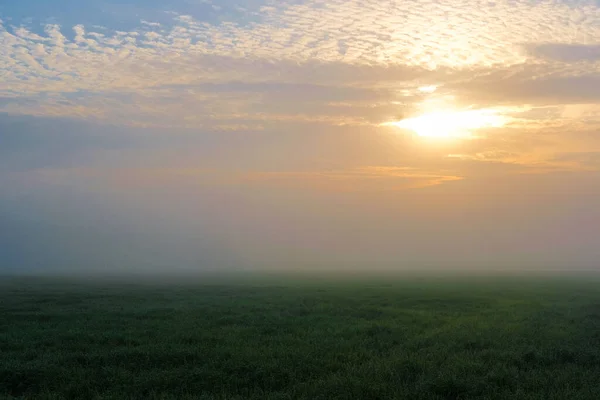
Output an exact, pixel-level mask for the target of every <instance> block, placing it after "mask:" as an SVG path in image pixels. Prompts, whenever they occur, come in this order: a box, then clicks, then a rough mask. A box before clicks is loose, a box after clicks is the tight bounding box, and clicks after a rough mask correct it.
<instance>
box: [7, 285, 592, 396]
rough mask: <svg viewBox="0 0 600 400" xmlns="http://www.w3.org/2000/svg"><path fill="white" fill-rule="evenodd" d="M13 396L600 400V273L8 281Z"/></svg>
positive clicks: (9, 369) (9, 371) (9, 368)
mask: <svg viewBox="0 0 600 400" xmlns="http://www.w3.org/2000/svg"><path fill="white" fill-rule="evenodd" d="M0 352H1V353H0V397H1V398H6V399H11V398H23V399H63V398H64V399H186V398H190V399H191V398H198V399H415V400H416V399H427V400H435V399H540V400H542V399H543V400H546V399H561V400H565V399H590V400H597V399H600V281H598V280H597V279H595V278H594V279H574V278H566V277H562V278H561V277H553V278H534V277H529V278H523V277H521V278H507V277H505V278H496V279H492V278H476V279H468V280H467V279H464V280H460V279H453V280H452V279H433V278H414V277H413V278H406V279H400V278H398V279H396V280H385V279H379V280H377V279H372V280H359V279H356V280H351V279H349V280H346V281H345V282H341V281H327V280H320V281H315V282H313V283H311V282H310V280H308V279H302V280H293V279H292V278H289V279H288V280H286V279H280V280H265V281H260V280H254V281H252V282H251V283H241V282H234V281H231V282H226V281H210V282H206V283H198V282H195V283H187V284H184V283H163V284H154V283H145V284H126V283H123V282H121V283H117V282H112V283H109V282H96V283H91V282H75V281H59V280H49V279H39V278H38V279H33V278H28V279H15V278H12V279H4V280H2V281H1V282H0Z"/></svg>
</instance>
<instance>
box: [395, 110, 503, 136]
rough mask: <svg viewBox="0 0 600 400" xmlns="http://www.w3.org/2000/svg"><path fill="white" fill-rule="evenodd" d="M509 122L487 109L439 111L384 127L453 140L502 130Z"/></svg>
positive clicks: (494, 111) (496, 112)
mask: <svg viewBox="0 0 600 400" xmlns="http://www.w3.org/2000/svg"><path fill="white" fill-rule="evenodd" d="M507 121H508V118H507V117H505V116H502V115H498V111H496V110H492V109H487V110H466V111H438V112H433V113H429V114H424V115H420V116H418V117H414V118H408V119H404V120H401V121H397V122H388V123H386V124H384V126H389V125H391V126H396V127H398V128H402V129H408V130H411V131H413V132H414V133H416V134H417V135H418V136H421V137H425V138H434V139H453V138H472V137H473V135H474V131H476V130H478V129H484V128H500V127H502V126H504V125H505V124H506V123H507Z"/></svg>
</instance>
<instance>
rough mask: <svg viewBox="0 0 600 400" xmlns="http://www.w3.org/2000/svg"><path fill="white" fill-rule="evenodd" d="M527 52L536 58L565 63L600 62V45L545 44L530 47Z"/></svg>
mask: <svg viewBox="0 0 600 400" xmlns="http://www.w3.org/2000/svg"><path fill="white" fill-rule="evenodd" d="M529 51H530V52H531V54H532V55H534V56H536V57H541V58H546V59H549V60H555V61H561V62H566V63H572V62H578V61H589V62H596V61H600V45H586V44H561V43H547V44H537V45H533V46H530V47H529Z"/></svg>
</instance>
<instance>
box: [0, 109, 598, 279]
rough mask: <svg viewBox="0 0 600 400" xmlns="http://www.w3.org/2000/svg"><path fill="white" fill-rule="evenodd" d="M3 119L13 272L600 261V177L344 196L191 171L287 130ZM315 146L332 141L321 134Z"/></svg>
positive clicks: (508, 266)
mask: <svg viewBox="0 0 600 400" xmlns="http://www.w3.org/2000/svg"><path fill="white" fill-rule="evenodd" d="M0 119H1V121H2V122H1V124H2V127H1V129H0V130H1V131H2V136H1V137H0V141H1V146H0V152H1V154H2V156H1V158H0V168H1V173H0V183H1V186H2V191H1V192H0V219H1V221H2V223H1V224H0V237H1V239H2V243H3V248H2V258H1V259H0V266H1V269H2V272H10V273H20V272H24V273H31V272H42V273H52V272H57V273H58V272H61V273H65V272H74V273H79V274H81V273H86V272H93V273H98V272H106V273H110V274H114V273H119V272H122V273H140V272H148V273H157V272H162V273H168V272H173V273H179V272H188V273H189V272H204V271H215V270H224V271H229V270H275V271H283V272H285V271H318V270H340V271H344V270H358V271H364V272H369V271H379V270H383V271H415V270H420V271H432V270H433V271H435V270H443V271H448V270H457V271H459V270H464V269H467V270H473V269H478V270H480V271H488V270H490V271H501V270H506V271H521V270H522V271H529V270H532V271H545V270H548V271H550V270H562V271H578V270H594V269H596V267H597V264H596V262H597V260H598V259H599V257H600V253H599V252H600V248H599V247H598V246H597V237H599V236H600V224H598V221H599V218H600V214H599V213H600V211H599V209H598V207H596V201H595V199H597V198H598V195H600V193H598V190H600V185H597V182H598V180H597V178H598V175H597V172H588V173H580V174H578V175H577V178H576V179H574V175H573V174H572V173H554V174H551V175H548V174H528V175H522V174H511V175H509V176H501V175H499V176H496V177H495V178H494V179H488V178H485V179H474V180H461V181H456V182H449V183H445V184H444V185H434V186H429V187H422V188H413V189H405V190H400V191H397V190H386V188H385V187H383V188H382V187H373V188H367V189H365V188H363V187H361V186H360V185H362V184H364V183H362V181H358V182H355V181H350V182H349V183H348V187H344V188H337V187H334V186H333V185H336V184H337V183H338V182H339V181H340V179H337V178H330V181H331V186H329V185H328V184H327V182H324V183H323V184H322V185H321V184H317V185H313V184H311V183H306V184H304V183H300V184H299V183H298V179H297V178H296V177H290V176H286V175H285V174H284V175H283V176H277V177H275V178H269V179H261V178H258V177H252V176H241V175H240V174H241V173H239V172H231V173H228V174H222V173H218V174H217V175H216V176H215V174H216V173H215V172H214V171H212V170H210V169H207V170H206V171H204V170H201V169H198V168H197V167H187V166H186V165H185V164H186V163H191V162H192V161H190V159H188V158H191V159H193V161H194V163H201V162H206V163H208V162H209V161H212V160H214V159H215V158H216V157H217V156H216V155H215V154H219V153H221V154H228V153H223V152H224V151H225V150H224V148H225V147H227V148H228V149H231V152H232V153H233V155H232V157H231V161H228V162H231V164H232V165H233V164H235V165H238V166H240V165H243V164H246V165H251V164H252V163H257V162H258V161H257V160H260V156H261V154H257V153H262V152H263V151H265V150H263V149H261V148H260V147H248V146H247V143H248V141H249V140H253V141H265V142H266V143H269V144H270V145H275V144H281V145H283V144H285V143H286V142H287V141H288V140H289V136H288V135H289V134H287V133H286V132H282V133H281V134H280V135H279V136H278V137H277V138H269V139H267V138H265V135H264V134H261V133H256V134H255V136H254V137H252V138H251V139H250V138H249V137H248V136H247V134H243V135H242V134H239V133H220V134H219V136H218V138H216V139H215V138H211V140H210V144H209V145H207V144H206V143H205V142H204V140H205V139H204V136H203V135H194V136H191V135H185V134H171V136H170V137H169V139H168V141H167V140H166V139H165V138H164V136H163V135H162V134H158V133H152V132H140V131H126V130H123V128H118V127H113V126H110V125H93V124H87V123H74V122H68V121H63V120H60V119H37V118H36V119H33V120H32V119H30V118H23V117H18V118H17V117H8V116H6V115H5V116H2V117H1V118H0ZM371 137H372V136H371ZM305 138H307V139H306V140H309V141H311V142H314V146H315V148H319V149H321V150H319V151H325V150H324V149H327V147H326V146H331V143H328V140H329V139H328V136H327V135H322V134H321V133H319V134H316V133H312V132H310V131H307V132H306V134H305ZM357 138H361V136H360V135H359V134H356V135H348V137H344V136H339V139H340V141H341V144H339V143H338V144H337V145H338V146H340V148H341V150H340V151H344V152H347V153H352V152H354V150H353V149H348V148H347V147H343V144H344V143H345V141H351V140H355V139H357ZM362 138H363V139H364V140H367V139H366V138H367V136H362ZM206 140H208V139H206ZM346 143H347V142H346ZM369 143H371V144H375V147H377V146H378V142H377V141H376V140H373V141H370V142H369ZM244 146H246V147H244ZM381 147H383V146H381ZM190 148H192V150H190ZM379 150H381V151H383V150H382V149H379ZM312 151H314V150H313V149H306V148H299V149H297V151H296V153H292V155H291V156H290V158H292V159H293V158H295V157H298V158H299V157H300V156H299V155H297V153H298V152H312ZM172 163H176V164H177V165H180V164H183V165H182V166H180V167H178V168H180V170H175V169H173V168H172V167H170V164H172ZM238 175H240V176H238ZM342 181H343V179H342ZM376 183H377V182H376ZM391 184H392V185H393V184H394V183H391Z"/></svg>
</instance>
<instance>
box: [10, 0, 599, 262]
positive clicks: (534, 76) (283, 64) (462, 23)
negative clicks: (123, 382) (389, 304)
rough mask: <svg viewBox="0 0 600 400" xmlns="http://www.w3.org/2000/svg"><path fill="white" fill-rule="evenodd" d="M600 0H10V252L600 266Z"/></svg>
mask: <svg viewBox="0 0 600 400" xmlns="http://www.w3.org/2000/svg"><path fill="white" fill-rule="evenodd" d="M598 199H600V2H599V1H598V0H580V1H579V0H577V1H575V0H573V1H561V0H552V1H538V0H527V1H525V0H510V1H509V0H498V1H480V0H443V1H442V0H433V1H421V0H403V1H396V0H329V1H326V0H283V1H281V0H278V1H273V0H246V1H241V0H219V1H216V0H173V1H158V0H89V1H81V0H54V1H52V2H48V1H46V0H19V1H0V273H1V272H7V273H19V272H26V273H29V272H67V273H87V272H108V273H115V272H165V271H167V272H173V273H176V272H202V271H233V270H276V271H295V270H311V271H312V270H314V271H318V270H334V271H350V270H352V271H355V270H356V271H366V272H368V271H378V270H384V271H407V270H410V271H413V270H416V271H439V270H445V271H455V270H476V271H489V270H493V271H498V270H500V271H503V270H506V271H524V270H535V271H539V270H542V271H545V270H561V271H562V270H567V271H569V270H573V271H578V270H598V269H600V265H599V264H598V260H600V242H599V241H598V238H600V207H598V201H599V200H598Z"/></svg>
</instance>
